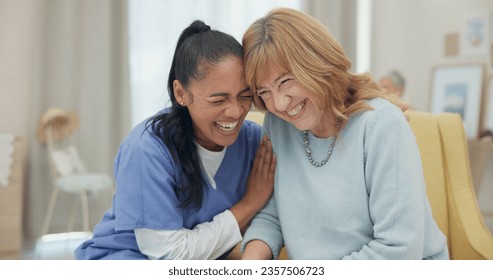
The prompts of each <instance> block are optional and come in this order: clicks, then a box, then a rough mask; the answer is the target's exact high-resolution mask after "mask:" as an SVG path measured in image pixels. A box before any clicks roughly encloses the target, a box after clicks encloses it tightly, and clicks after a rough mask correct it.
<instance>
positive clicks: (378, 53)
mask: <svg viewBox="0 0 493 280" xmlns="http://www.w3.org/2000/svg"><path fill="white" fill-rule="evenodd" d="M372 8H373V14H372V17H373V18H372V25H373V26H372V30H373V32H372V46H371V72H372V74H374V75H376V76H378V75H380V74H381V73H382V72H384V71H386V70H388V69H389V68H397V69H398V70H400V71H402V73H403V74H404V76H405V78H406V83H407V85H406V92H405V97H406V98H407V99H409V100H410V102H411V105H412V107H413V108H414V109H416V110H421V111H428V108H429V95H430V88H431V84H430V83H431V77H432V74H431V73H432V68H433V67H434V66H437V65H444V64H455V63H464V62H468V63H469V62H481V63H484V64H485V66H486V67H485V69H486V70H487V73H491V62H490V60H491V59H490V56H487V57H486V56H479V57H478V56H476V57H463V56H461V55H460V50H459V55H458V56H455V57H447V56H445V54H444V47H445V46H444V42H445V34H447V33H459V34H460V32H461V29H462V24H463V21H464V15H465V14H466V13H469V12H478V11H485V10H487V11H490V12H493V1H489V0H373V7H372ZM487 76H489V75H487ZM487 76H486V75H485V77H487ZM485 92H486V91H485Z"/></svg>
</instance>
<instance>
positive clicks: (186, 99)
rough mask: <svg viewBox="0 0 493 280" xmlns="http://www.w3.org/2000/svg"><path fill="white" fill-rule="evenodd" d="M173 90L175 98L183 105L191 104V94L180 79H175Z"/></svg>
mask: <svg viewBox="0 0 493 280" xmlns="http://www.w3.org/2000/svg"><path fill="white" fill-rule="evenodd" d="M173 92H174V94H175V99H176V101H177V102H178V104H180V105H181V106H187V105H188V104H190V96H189V94H188V93H187V91H186V90H185V88H184V87H183V85H182V84H181V83H180V81H178V80H174V81H173Z"/></svg>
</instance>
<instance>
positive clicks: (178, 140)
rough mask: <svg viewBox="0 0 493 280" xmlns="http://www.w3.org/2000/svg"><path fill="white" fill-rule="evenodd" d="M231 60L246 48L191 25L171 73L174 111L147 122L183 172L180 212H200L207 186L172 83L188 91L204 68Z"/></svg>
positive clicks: (189, 126)
mask: <svg viewBox="0 0 493 280" xmlns="http://www.w3.org/2000/svg"><path fill="white" fill-rule="evenodd" d="M230 56H236V57H239V58H242V56H243V48H242V46H241V44H240V43H239V42H238V41H237V40H236V39H235V38H234V37H232V36H231V35H228V34H226V33H223V32H220V31H217V30H212V29H211V28H210V27H209V26H208V25H206V24H205V23H204V22H202V21H200V20H196V21H194V22H192V24H190V26H188V27H187V28H185V30H183V32H182V33H181V35H180V37H179V39H178V43H177V44H176V49H175V53H174V56H173V62H172V64H171V69H170V72H169V78H168V93H169V98H170V100H171V108H170V109H169V111H167V112H166V113H163V114H159V115H156V116H154V117H152V118H150V119H149V120H148V123H149V122H150V125H151V127H152V131H153V133H154V134H156V135H157V136H158V137H159V138H160V139H161V140H162V141H163V143H164V144H165V145H166V146H167V147H168V149H169V150H170V152H171V154H172V156H173V160H174V162H175V163H176V165H177V166H180V167H181V170H182V172H183V175H184V178H183V180H180V181H179V185H178V187H177V189H176V193H177V195H178V197H179V199H180V205H179V207H181V208H185V207H188V206H192V207H195V208H200V207H201V206H202V201H203V198H204V193H205V188H206V186H207V184H206V179H205V178H204V176H203V175H202V168H201V165H200V158H199V155H198V152H197V147H196V146H195V142H194V140H195V132H194V128H193V123H192V119H191V117H190V113H189V112H188V108H187V107H183V106H181V105H180V104H178V102H177V101H176V99H175V94H174V90H173V82H174V81H175V80H178V81H180V83H181V84H182V85H183V86H184V87H185V88H187V87H188V85H189V83H190V79H194V80H201V79H204V78H205V77H206V76H207V72H206V71H205V70H204V69H205V68H207V67H204V66H210V65H215V64H218V63H219V62H221V61H222V60H224V59H225V58H227V57H230Z"/></svg>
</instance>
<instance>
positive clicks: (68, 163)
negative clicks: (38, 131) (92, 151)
mask: <svg viewBox="0 0 493 280" xmlns="http://www.w3.org/2000/svg"><path fill="white" fill-rule="evenodd" d="M61 131H62V130H61V129H60V128H59V127H57V126H56V125H47V126H46V128H45V133H46V144H47V147H48V154H49V160H50V169H51V173H52V176H53V177H65V176H69V175H72V174H78V173H84V172H86V168H85V166H84V164H83V162H82V159H81V157H80V155H79V152H78V150H77V148H76V145H75V136H74V135H70V136H64V137H61V136H60V133H61Z"/></svg>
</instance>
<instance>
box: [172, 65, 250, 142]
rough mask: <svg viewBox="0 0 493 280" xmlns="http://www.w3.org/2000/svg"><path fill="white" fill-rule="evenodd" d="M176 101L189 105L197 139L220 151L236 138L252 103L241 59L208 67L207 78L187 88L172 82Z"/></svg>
mask: <svg viewBox="0 0 493 280" xmlns="http://www.w3.org/2000/svg"><path fill="white" fill-rule="evenodd" d="M173 86H174V92H175V97H176V100H177V101H178V102H179V103H180V104H183V105H184V106H187V107H188V111H189V112H190V116H191V118H192V122H193V126H194V130H195V137H196V138H195V141H197V143H199V144H200V145H201V146H202V147H204V148H206V149H208V150H210V151H220V150H222V149H223V148H224V147H225V146H229V145H231V144H233V143H234V142H235V141H236V138H237V137H238V134H239V132H240V129H241V125H242V124H243V120H244V119H245V116H246V114H247V113H248V111H249V110H250V107H251V105H252V93H251V92H250V90H249V88H248V86H247V84H246V82H245V77H244V72H243V62H242V60H241V58H239V57H236V56H230V57H228V58H226V59H224V60H222V61H221V62H219V63H217V64H214V65H210V66H208V69H207V75H206V76H205V78H204V79H201V80H194V79H192V80H191V81H190V84H189V85H188V87H187V88H184V87H183V86H182V85H181V83H180V82H179V81H177V80H175V81H174V83H173Z"/></svg>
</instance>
